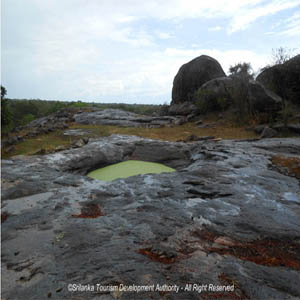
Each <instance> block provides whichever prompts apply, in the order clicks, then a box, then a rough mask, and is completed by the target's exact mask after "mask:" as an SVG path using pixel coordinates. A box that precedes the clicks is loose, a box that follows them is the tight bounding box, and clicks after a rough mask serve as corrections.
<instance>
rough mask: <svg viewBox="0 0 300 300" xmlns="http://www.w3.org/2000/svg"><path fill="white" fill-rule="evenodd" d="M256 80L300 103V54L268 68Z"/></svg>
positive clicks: (283, 96) (286, 97) (280, 94)
mask: <svg viewBox="0 0 300 300" xmlns="http://www.w3.org/2000/svg"><path fill="white" fill-rule="evenodd" d="M256 80H257V81H259V82H261V83H262V84H263V85H264V86H265V87H267V88H269V89H271V90H272V91H274V92H275V93H277V94H278V95H279V96H281V97H282V98H284V99H285V100H290V101H291V102H293V103H294V104H297V105H300V54H299V55H297V56H295V57H293V58H292V59H290V60H288V61H287V62H285V63H284V64H281V65H275V66H272V67H269V68H266V69H265V70H264V71H263V72H262V73H260V74H259V75H258V76H257V79H256Z"/></svg>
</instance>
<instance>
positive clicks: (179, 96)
mask: <svg viewBox="0 0 300 300" xmlns="http://www.w3.org/2000/svg"><path fill="white" fill-rule="evenodd" d="M224 76H226V75H225V73H224V71H223V69H222V67H221V65H220V64H219V63H218V61H217V60H215V59H214V58H212V57H209V56H206V55H201V56H199V57H197V58H195V59H193V60H192V61H190V62H188V63H186V64H184V65H183V66H181V68H180V69H179V71H178V73H177V75H176V76H175V78H174V81H173V89H172V102H171V105H173V104H179V103H183V102H189V101H190V100H191V97H192V96H193V94H194V92H195V91H196V90H197V89H198V88H199V87H201V85H202V84H204V83H205V82H207V81H209V80H211V79H214V78H217V77H224Z"/></svg>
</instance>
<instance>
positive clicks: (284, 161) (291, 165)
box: [272, 156, 300, 179]
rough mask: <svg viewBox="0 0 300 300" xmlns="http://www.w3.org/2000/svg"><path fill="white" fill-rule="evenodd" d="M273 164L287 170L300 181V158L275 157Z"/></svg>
mask: <svg viewBox="0 0 300 300" xmlns="http://www.w3.org/2000/svg"><path fill="white" fill-rule="evenodd" d="M272 163H273V164H275V165H277V166H279V167H284V168H286V169H287V171H288V173H289V174H291V175H294V176H295V177H296V178H298V179H300V158H299V157H284V156H273V157H272Z"/></svg>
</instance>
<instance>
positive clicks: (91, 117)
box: [74, 109, 176, 127]
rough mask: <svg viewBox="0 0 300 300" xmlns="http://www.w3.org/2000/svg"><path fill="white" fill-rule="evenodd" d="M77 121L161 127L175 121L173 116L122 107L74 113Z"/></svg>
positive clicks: (82, 122)
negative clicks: (148, 113)
mask: <svg viewBox="0 0 300 300" xmlns="http://www.w3.org/2000/svg"><path fill="white" fill-rule="evenodd" d="M74 120H75V122H76V123H80V124H94V125H115V126H122V127H161V126H164V125H168V124H171V123H173V122H174V121H175V120H176V118H175V117H171V116H158V117H151V116H141V115H137V114H135V113H132V112H127V111H123V110H120V109H105V110H102V111H95V112H83V113H81V114H76V115H74Z"/></svg>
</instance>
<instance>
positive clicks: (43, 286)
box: [1, 135, 300, 300]
mask: <svg viewBox="0 0 300 300" xmlns="http://www.w3.org/2000/svg"><path fill="white" fill-rule="evenodd" d="M299 149H300V139H292V138H290V139H264V140H260V141H252V142H248V141H243V142H242V141H241V142H239V141H229V140H227V141H225V140H224V141H215V140H206V141H198V142H194V143H191V144H185V143H170V142H163V141H155V140H149V139H143V138H139V137H134V136H119V135H113V136H110V137H108V138H103V139H97V140H92V141H90V143H88V144H87V145H85V146H83V147H81V148H78V149H71V150H66V151H62V152H59V153H55V154H49V155H44V156H34V157H26V156H21V157H16V158H14V159H11V160H5V161H4V160H2V203H1V205H2V213H1V219H2V230H1V231H2V246H1V249H2V265H1V268H2V270H1V271H2V276H1V281H2V297H3V298H5V299H7V300H10V299H16V300H17V299H102V300H105V299H130V300H134V299H184V300H187V299H297V298H299V297H300V285H299V282H300V193H299V180H298V179H297V178H296V177H293V176H292V174H289V176H288V175H284V172H281V171H280V168H277V167H276V166H274V165H272V157H273V156H284V157H286V158H289V157H292V158H293V159H294V158H299V154H300V153H299ZM127 159H137V160H145V161H154V162H160V163H164V164H165V165H167V166H170V167H173V168H175V169H176V170H177V172H174V173H162V174H147V175H138V176H134V177H130V178H127V179H119V180H115V181H112V182H100V181H97V180H93V179H91V178H88V177H87V176H86V174H87V172H88V171H91V170H92V169H96V168H98V167H102V166H106V165H109V164H112V163H117V162H120V161H124V160H127ZM70 284H71V285H70ZM190 284H191V286H190ZM88 285H89V286H88ZM175 285H176V286H175ZM124 286H129V288H130V287H131V288H132V289H134V288H136V289H137V288H141V287H142V286H144V287H147V289H148V290H145V289H146V288H144V290H143V291H140V292H139V293H138V292H136V291H125V290H124ZM217 286H221V288H220V289H221V290H218V288H217ZM222 286H226V287H227V288H228V290H227V291H225V290H224V288H223V290H222ZM93 287H94V290H93ZM106 287H110V288H111V291H109V290H107V289H106ZM114 287H119V288H120V289H119V290H117V289H114ZM177 287H178V290H177ZM88 288H89V289H90V290H89V291H83V289H88ZM97 288H98V290H97ZM226 297H227V298H226Z"/></svg>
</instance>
